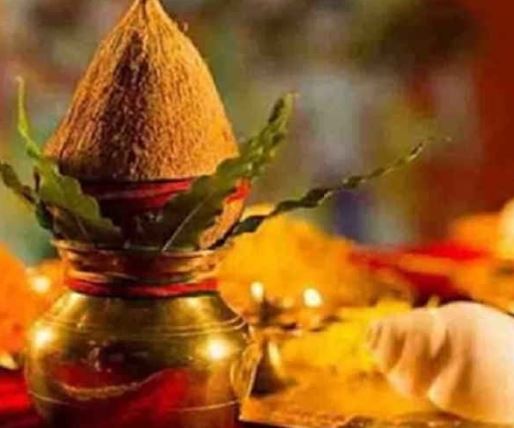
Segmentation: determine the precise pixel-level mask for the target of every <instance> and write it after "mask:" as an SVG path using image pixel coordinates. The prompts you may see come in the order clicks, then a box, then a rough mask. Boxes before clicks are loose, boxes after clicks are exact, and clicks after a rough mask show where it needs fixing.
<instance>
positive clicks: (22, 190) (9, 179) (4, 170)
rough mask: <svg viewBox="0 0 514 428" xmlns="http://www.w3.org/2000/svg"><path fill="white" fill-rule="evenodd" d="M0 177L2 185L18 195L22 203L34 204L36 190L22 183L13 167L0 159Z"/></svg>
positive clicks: (35, 201)
mask: <svg viewBox="0 0 514 428" xmlns="http://www.w3.org/2000/svg"><path fill="white" fill-rule="evenodd" d="M0 179H1V180H2V182H3V183H4V185H5V186H6V187H7V188H8V189H10V190H12V191H13V192H14V193H15V194H16V195H17V196H18V197H20V198H21V200H22V201H23V202H24V203H26V204H27V205H29V206H31V207H33V206H34V205H36V203H37V195H36V192H35V191H34V190H33V189H32V188H30V187H29V186H26V185H24V184H22V182H21V180H20V178H19V177H18V174H16V171H15V170H14V168H13V167H12V166H11V165H9V164H7V163H5V162H2V161H0Z"/></svg>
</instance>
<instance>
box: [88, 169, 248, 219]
mask: <svg viewBox="0 0 514 428" xmlns="http://www.w3.org/2000/svg"><path fill="white" fill-rule="evenodd" d="M194 180H195V179H194V178H191V179H184V180H171V181H163V182H158V183H89V184H87V183H86V184H84V185H83V187H84V190H85V192H86V193H88V194H90V195H92V196H94V197H95V198H97V199H98V200H99V201H100V202H101V204H102V206H104V207H108V208H109V207H110V208H115V207H119V208H122V209H123V210H124V211H125V210H126V211H128V212H133V213H134V212H135V213H138V212H144V211H151V210H156V209H159V208H162V207H163V206H164V205H166V203H167V202H168V201H169V200H170V199H172V198H173V197H174V196H177V195H178V194H180V193H182V192H184V191H186V190H188V189H189V188H190V187H191V185H192V184H193V182H194ZM249 193H250V183H249V182H248V181H241V183H239V184H238V186H237V188H236V190H235V192H234V193H233V194H232V195H230V196H229V197H228V199H227V202H229V203H230V202H235V201H240V200H243V199H245V198H246V197H247V196H248V194H249Z"/></svg>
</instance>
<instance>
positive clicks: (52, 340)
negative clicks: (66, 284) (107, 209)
mask: <svg viewBox="0 0 514 428" xmlns="http://www.w3.org/2000/svg"><path fill="white" fill-rule="evenodd" d="M60 251H61V254H62V255H63V258H64V259H65V260H66V261H67V263H68V268H69V269H71V270H72V271H73V272H74V273H75V274H79V275H80V274H83V273H84V270H85V271H86V273H88V274H95V275H103V274H104V273H105V272H106V271H104V269H106V267H108V266H110V268H109V270H108V271H107V272H108V276H111V275H114V277H116V278H118V277H119V275H118V274H122V275H123V273H124V272H128V273H129V276H132V277H135V275H133V273H134V272H137V275H138V276H139V275H142V274H144V272H143V271H141V270H140V267H136V266H134V265H133V264H136V263H138V262H139V259H138V258H137V255H135V254H130V256H129V257H128V255H127V254H123V253H117V252H109V253H106V252H102V253H96V252H94V251H91V252H88V251H84V249H82V248H81V249H79V250H76V249H74V248H64V247H63V246H60ZM154 257H155V256H154ZM216 257H218V256H217V255H214V254H212V253H199V254H197V255H195V254H192V253H191V254H189V256H185V255H178V256H175V255H166V256H163V258H164V260H147V259H146V258H144V259H143V260H144V263H145V266H146V267H147V268H150V267H152V269H153V270H152V271H148V276H149V277H150V278H152V280H156V281H159V280H161V279H162V280H164V279H165V278H166V277H168V276H169V275H170V274H172V275H173V274H174V272H180V273H181V274H182V273H186V274H187V275H190V274H196V272H197V269H200V270H202V269H203V268H204V267H205V265H206V264H207V265H211V264H213V265H215V263H213V262H212V260H214V259H215V258H216ZM199 266H201V267H200V268H199ZM156 267H159V268H156ZM145 275H146V274H145ZM251 344H252V340H251V337H250V334H249V332H248V329H247V327H246V324H245V322H244V321H243V319H242V318H241V317H239V316H238V315H236V314H235V313H234V312H233V311H232V310H231V309H230V308H229V307H228V306H227V305H226V304H225V303H224V302H223V300H222V299H221V298H220V297H219V295H218V294H217V293H209V294H204V295H198V296H186V297H177V298H165V299H120V298H99V297H91V296H86V295H81V294H77V293H74V292H68V293H67V294H65V295H64V296H63V297H62V298H61V299H60V300H59V301H58V302H57V303H56V304H55V305H54V307H53V308H52V309H51V310H50V311H49V312H48V313H47V314H46V315H45V316H44V317H43V318H41V319H40V320H39V321H38V322H37V323H36V325H35V326H34V328H33V329H32V331H31V333H30V338H29V349H28V353H27V361H26V376H27V382H28V387H29V392H30V394H31V395H32V397H33V399H34V401H35V404H36V406H37V408H38V409H39V411H40V412H41V413H42V414H43V415H44V416H45V417H46V419H47V420H49V421H50V423H52V424H53V425H54V426H56V427H60V428H67V427H70V428H71V427H73V428H80V427H89V428H96V427H105V426H108V424H109V421H112V422H111V424H114V425H113V426H115V427H119V428H125V427H138V428H139V427H144V428H161V427H162V428H164V427H176V428H182V427H187V428H230V427H235V426H237V422H236V420H237V415H238V409H239V402H240V399H241V397H240V395H241V394H246V393H247V392H248V390H249V385H245V383H246V382H248V383H249V382H251V378H252V368H253V367H254V366H255V362H256V361H255V358H256V354H255V353H254V352H253V351H252V349H253V347H252V346H250V345H251Z"/></svg>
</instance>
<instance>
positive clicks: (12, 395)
mask: <svg viewBox="0 0 514 428" xmlns="http://www.w3.org/2000/svg"><path fill="white" fill-rule="evenodd" d="M43 426H44V424H43V423H42V421H41V419H40V418H39V416H38V415H37V414H36V412H35V411H34V409H33V408H32V405H31V403H30V400H29V397H28V395H27V392H26V388H25V383H24V381H23V377H22V375H21V373H19V372H8V371H4V370H0V428H42V427H43Z"/></svg>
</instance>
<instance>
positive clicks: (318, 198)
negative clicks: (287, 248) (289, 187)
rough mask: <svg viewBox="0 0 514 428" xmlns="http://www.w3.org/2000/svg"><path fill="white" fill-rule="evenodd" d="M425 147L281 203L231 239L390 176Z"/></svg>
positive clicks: (242, 226)
mask: <svg viewBox="0 0 514 428" xmlns="http://www.w3.org/2000/svg"><path fill="white" fill-rule="evenodd" d="M424 146H425V145H424V144H419V145H418V146H416V147H415V148H414V149H413V150H412V151H411V152H410V153H409V154H407V155H406V156H404V157H402V158H400V159H397V160H396V161H395V162H393V163H391V164H390V165H388V166H384V167H380V168H377V169H375V170H373V171H371V172H370V173H368V174H363V175H351V176H349V177H346V178H344V179H343V180H342V181H341V183H340V184H338V185H336V186H331V187H319V188H315V189H312V190H309V191H308V192H307V193H306V194H305V195H303V196H302V197H300V198H298V199H290V200H286V201H283V202H280V203H279V204H278V205H277V206H276V207H275V208H274V209H273V210H272V211H271V212H270V213H269V214H266V215H256V216H251V217H248V218H247V219H245V220H243V221H241V222H239V223H238V224H237V225H236V226H235V227H234V229H233V230H232V232H231V233H230V237H234V236H238V235H242V234H245V233H253V232H256V231H257V230H258V229H259V227H260V226H261V225H262V224H263V223H264V222H265V221H266V220H269V219H271V218H273V217H276V216H278V215H281V214H286V213H288V212H292V211H296V210H299V209H308V208H316V207H318V206H320V205H321V204H322V203H323V202H325V201H326V200H327V199H328V198H330V197H332V196H333V195H334V194H336V193H338V192H341V191H344V190H348V191H351V190H355V189H357V188H359V187H360V186H361V185H363V184H365V183H367V182H368V181H370V180H374V179H376V178H379V177H383V176H385V175H387V174H390V173H391V172H394V171H396V170H398V169H400V168H402V167H404V166H405V165H407V164H409V163H410V162H412V161H413V160H414V159H416V158H417V157H418V156H419V154H420V153H421V151H422V150H423V148H424Z"/></svg>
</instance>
